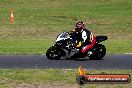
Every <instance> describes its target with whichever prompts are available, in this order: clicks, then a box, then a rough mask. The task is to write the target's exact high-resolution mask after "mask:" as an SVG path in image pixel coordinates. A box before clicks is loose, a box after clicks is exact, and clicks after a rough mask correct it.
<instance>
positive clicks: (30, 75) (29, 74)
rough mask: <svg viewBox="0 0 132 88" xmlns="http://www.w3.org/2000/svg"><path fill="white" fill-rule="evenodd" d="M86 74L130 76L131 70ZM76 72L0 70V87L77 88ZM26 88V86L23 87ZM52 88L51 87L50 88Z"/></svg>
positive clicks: (95, 87)
mask: <svg viewBox="0 0 132 88" xmlns="http://www.w3.org/2000/svg"><path fill="white" fill-rule="evenodd" d="M87 73H88V74H102V73H103V74H104V73H106V74H122V73H123V74H130V75H132V71H131V70H93V69H91V70H87ZM76 76H77V71H76V70H64V69H0V87H2V88H9V87H13V88H16V87H18V86H19V85H21V84H29V85H34V87H35V85H37V87H40V86H41V85H43V86H44V85H46V84H48V83H51V84H50V85H52V83H57V86H58V87H59V86H62V84H63V85H72V86H73V85H75V86H76V87H75V88H79V85H77V83H76ZM25 87H26V86H25ZM52 87H53V86H52ZM54 87H55V86H54ZM87 87H90V88H106V87H108V88H111V87H112V88H130V87H132V83H130V84H112V85H111V84H103V85H102V84H86V85H84V86H82V88H87Z"/></svg>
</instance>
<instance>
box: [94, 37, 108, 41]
mask: <svg viewBox="0 0 132 88" xmlns="http://www.w3.org/2000/svg"><path fill="white" fill-rule="evenodd" d="M107 39H108V37H107V36H96V40H97V41H100V42H101V41H105V40H107Z"/></svg>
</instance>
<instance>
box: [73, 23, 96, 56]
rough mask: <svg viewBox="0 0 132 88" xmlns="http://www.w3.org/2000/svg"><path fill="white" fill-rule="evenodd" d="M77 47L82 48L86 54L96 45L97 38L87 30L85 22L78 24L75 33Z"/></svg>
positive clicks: (82, 51)
mask: <svg viewBox="0 0 132 88" xmlns="http://www.w3.org/2000/svg"><path fill="white" fill-rule="evenodd" d="M74 33H75V34H76V40H77V45H76V47H80V48H81V53H83V54H85V53H87V51H88V50H90V49H91V48H92V47H93V46H94V45H95V44H96V38H95V36H94V35H93V33H92V32H90V31H89V30H88V29H86V28H85V25H84V22H82V21H79V22H77V23H76V26H75V32H74Z"/></svg>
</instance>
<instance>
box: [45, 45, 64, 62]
mask: <svg viewBox="0 0 132 88" xmlns="http://www.w3.org/2000/svg"><path fill="white" fill-rule="evenodd" d="M46 56H47V58H48V59H50V60H60V58H61V57H62V56H64V51H62V50H61V49H57V48H55V47H54V46H52V47H50V48H49V49H48V50H47V52H46Z"/></svg>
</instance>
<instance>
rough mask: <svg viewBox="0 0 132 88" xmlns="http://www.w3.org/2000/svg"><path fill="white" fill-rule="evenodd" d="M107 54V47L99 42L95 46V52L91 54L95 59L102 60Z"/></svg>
mask: <svg viewBox="0 0 132 88" xmlns="http://www.w3.org/2000/svg"><path fill="white" fill-rule="evenodd" d="M105 54H106V48H105V46H104V45H102V44H98V45H96V46H95V50H94V51H93V54H92V55H90V57H89V58H90V59H94V60H100V59H102V58H103V57H104V56H105Z"/></svg>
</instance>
